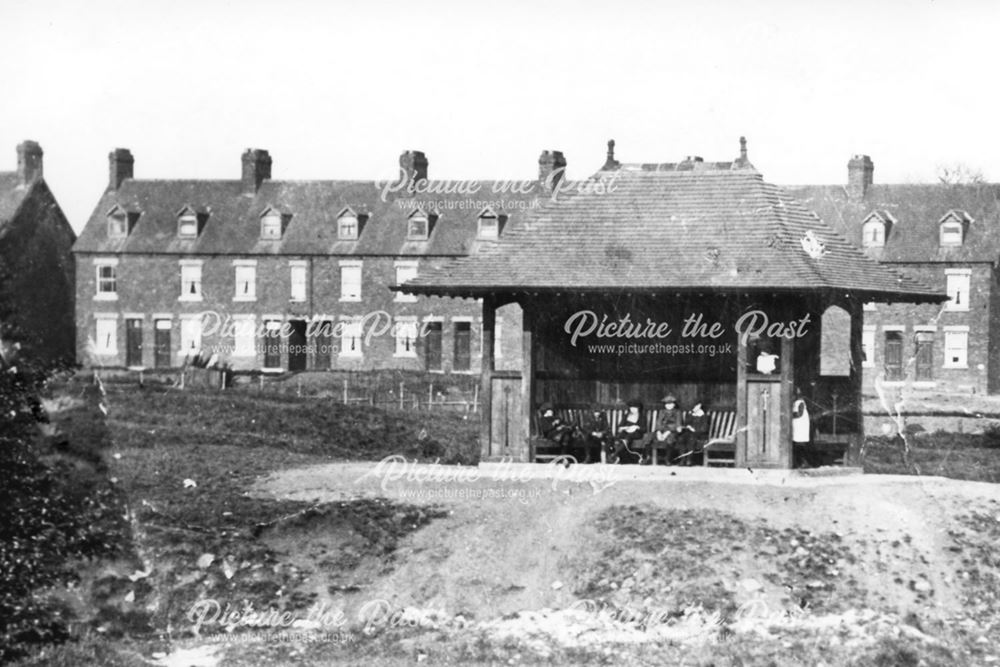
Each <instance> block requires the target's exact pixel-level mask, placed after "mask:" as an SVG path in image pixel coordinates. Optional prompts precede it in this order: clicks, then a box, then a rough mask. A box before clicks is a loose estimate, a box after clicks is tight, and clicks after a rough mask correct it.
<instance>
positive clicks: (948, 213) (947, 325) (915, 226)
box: [792, 155, 1000, 393]
mask: <svg viewBox="0 0 1000 667" xmlns="http://www.w3.org/2000/svg"><path fill="white" fill-rule="evenodd" d="M792 193H793V194H794V195H795V196H796V197H797V198H798V199H799V200H800V201H801V202H802V203H803V204H805V205H806V206H808V207H810V208H812V210H814V211H815V212H816V213H817V214H818V215H819V216H820V217H821V218H822V219H823V220H824V221H826V222H828V223H830V224H831V225H833V226H834V227H836V228H837V229H838V230H839V231H840V232H841V233H842V234H844V235H845V236H846V237H847V239H848V240H849V241H851V242H852V243H854V244H855V245H857V246H859V247H861V248H862V249H863V250H864V252H865V253H866V254H867V255H868V256H870V257H872V258H873V259H877V260H878V261H880V262H881V263H882V264H884V265H887V266H890V267H892V268H894V269H896V270H898V271H899V272H900V273H902V274H904V275H907V276H910V277H912V278H914V279H916V280H918V281H920V282H921V283H923V284H925V285H928V286H931V287H933V288H937V289H946V290H947V293H948V296H949V297H950V300H949V301H947V302H946V303H944V304H943V305H930V304H924V305H921V304H903V303H888V304H867V305H866V306H865V318H864V331H863V341H864V350H865V355H864V366H865V371H864V378H865V382H864V386H865V390H866V391H867V392H869V393H871V392H873V391H874V390H875V385H876V383H878V384H883V385H885V386H889V387H894V386H895V387H901V386H905V387H908V388H913V389H916V390H927V391H934V392H959V393H984V392H989V393H996V392H998V391H1000V289H998V284H1000V274H998V271H997V263H998V261H1000V204H998V197H1000V185H997V184H989V183H977V182H973V183H957V184H950V183H936V184H897V185H891V184H886V185H883V184H876V183H875V182H874V164H873V162H872V160H871V158H870V157H869V156H867V155H856V156H854V157H852V158H851V160H850V161H849V163H848V174H847V182H846V185H828V186H804V187H797V188H792Z"/></svg>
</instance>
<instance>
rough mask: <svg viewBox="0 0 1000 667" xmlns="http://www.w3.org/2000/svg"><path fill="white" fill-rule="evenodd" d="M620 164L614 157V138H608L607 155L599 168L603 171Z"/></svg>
mask: <svg viewBox="0 0 1000 667" xmlns="http://www.w3.org/2000/svg"><path fill="white" fill-rule="evenodd" d="M620 166H621V163H620V162H618V160H616V159H615V140H614V139H608V157H607V158H606V159H605V160H604V166H603V167H601V169H602V170H603V171H610V170H612V169H617V168H618V167H620Z"/></svg>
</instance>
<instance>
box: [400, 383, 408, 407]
mask: <svg viewBox="0 0 1000 667" xmlns="http://www.w3.org/2000/svg"><path fill="white" fill-rule="evenodd" d="M405 390H406V385H405V384H404V383H402V382H400V383H399V409H400V410H402V409H403V392H404V391H405Z"/></svg>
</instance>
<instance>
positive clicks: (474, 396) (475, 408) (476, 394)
mask: <svg viewBox="0 0 1000 667" xmlns="http://www.w3.org/2000/svg"><path fill="white" fill-rule="evenodd" d="M466 396H468V394H466ZM472 411H473V412H479V385H478V384H477V385H476V386H475V388H474V389H473V392H472Z"/></svg>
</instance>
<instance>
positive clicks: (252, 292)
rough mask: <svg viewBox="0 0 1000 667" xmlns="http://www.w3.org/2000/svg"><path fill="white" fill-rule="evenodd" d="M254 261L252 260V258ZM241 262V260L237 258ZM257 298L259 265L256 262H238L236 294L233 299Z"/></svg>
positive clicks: (252, 299) (251, 299) (246, 299)
mask: <svg viewBox="0 0 1000 667" xmlns="http://www.w3.org/2000/svg"><path fill="white" fill-rule="evenodd" d="M251 261H252V260H251ZM237 262H240V260H237ZM256 300H257V265H256V263H253V264H251V263H249V262H247V263H238V264H236V294H235V295H234V296H233V301H256Z"/></svg>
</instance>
